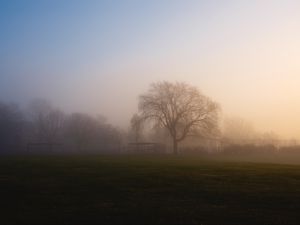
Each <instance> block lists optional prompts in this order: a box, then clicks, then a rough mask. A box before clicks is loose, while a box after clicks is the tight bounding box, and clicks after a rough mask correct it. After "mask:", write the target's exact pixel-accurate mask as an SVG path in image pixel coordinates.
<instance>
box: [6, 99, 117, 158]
mask: <svg viewBox="0 0 300 225" xmlns="http://www.w3.org/2000/svg"><path fill="white" fill-rule="evenodd" d="M120 134H121V131H119V130H118V129H117V128H116V127H114V126H112V125H111V124H109V123H107V121H106V120H105V119H104V117H101V116H98V117H93V116H91V115H88V114H85V113H71V114H66V113H64V112H63V111H61V110H60V109H58V108H57V107H55V106H53V105H52V104H51V103H50V102H49V101H47V100H44V99H35V100H33V101H31V102H30V104H28V107H27V110H21V109H20V108H19V107H18V106H17V105H16V104H13V103H3V102H1V103H0V149H1V152H2V153H6V152H19V151H21V152H24V151H30V152H35V151H38V152H39V153H42V151H45V152H51V151H54V150H55V151H57V150H60V151H61V152H74V153H76V152H77V153H84V152H85V151H90V152H92V151H94V152H99V151H100V152H101V151H110V152H114V151H118V149H119V145H120V141H121V135H120Z"/></svg>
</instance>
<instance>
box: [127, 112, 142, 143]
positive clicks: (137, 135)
mask: <svg viewBox="0 0 300 225" xmlns="http://www.w3.org/2000/svg"><path fill="white" fill-rule="evenodd" d="M130 125H131V130H132V132H133V135H134V141H135V142H139V141H140V140H141V137H142V131H143V118H141V117H140V116H139V115H138V114H134V115H133V116H132V118H131V120H130Z"/></svg>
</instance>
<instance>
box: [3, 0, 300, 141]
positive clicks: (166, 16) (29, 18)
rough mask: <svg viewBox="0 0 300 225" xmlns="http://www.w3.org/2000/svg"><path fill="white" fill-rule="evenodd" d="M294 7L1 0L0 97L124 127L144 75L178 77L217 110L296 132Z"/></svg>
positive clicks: (297, 31) (299, 53)
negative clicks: (39, 102) (41, 102)
mask: <svg viewBox="0 0 300 225" xmlns="http://www.w3.org/2000/svg"><path fill="white" fill-rule="evenodd" d="M299 12H300V2H299V1H296V0H295V1H293V0H288V1H283V0H282V1H280V0H273V1H271V0H257V1H255V0H253V1H237V0H236V1H225V0H222V1H183V0H182V1H179V0H175V1H171V0H161V1H158V0H154V1H137V0H136V1H134V0H128V1H126V0H124V1H88V0H87V1H83V0H82V1H79V0H76V1H71V0H69V1H68V0H60V1H55V0H54V1H38V0H35V1H33V0H27V1H21V0H20V1H18V0H15V1H0V30H1V33H0V49H1V50H0V100H3V101H15V102H19V103H20V104H24V103H25V102H28V101H29V100H30V99H32V98H34V97H42V98H47V99H49V100H51V101H52V102H53V103H55V104H57V105H58V106H59V107H61V108H63V109H64V110H66V111H83V112H92V113H95V114H96V113H99V114H103V115H105V116H107V117H108V119H109V120H110V121H111V122H112V123H116V124H120V126H122V127H126V126H127V125H128V121H129V118H130V116H131V115H132V113H134V112H135V111H136V110H137V97H138V95H139V94H141V93H142V92H144V91H145V90H147V88H148V86H149V84H150V83H151V82H155V81H159V80H169V81H185V82H187V83H191V84H193V85H195V86H197V87H199V89H201V90H202V91H203V92H204V93H205V94H207V95H209V96H211V97H212V98H213V99H214V100H216V101H218V102H220V104H221V105H222V108H223V113H224V115H237V116H240V117H244V118H245V119H247V120H250V121H252V122H253V123H254V124H255V125H256V126H257V127H258V128H259V129H261V130H265V131H269V130H272V131H275V132H277V133H280V135H282V136H284V137H297V138H300V135H299V134H300V119H299V118H298V117H299V116H298V115H299V113H300V101H299V98H300V94H299V91H298V86H299V85H300V75H299V74H300V64H299V59H300V41H299V40H300V14H299ZM270 112H272V113H270ZM286 118H289V119H286Z"/></svg>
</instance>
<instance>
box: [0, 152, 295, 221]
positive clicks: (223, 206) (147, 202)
mask: <svg viewBox="0 0 300 225" xmlns="http://www.w3.org/2000/svg"><path fill="white" fill-rule="evenodd" d="M0 196H1V199H0V203H1V214H2V216H1V217H0V220H1V221H0V224H203V225H206V224H208V225H209V224H239V225H240V224H266V225H271V224H288V225H292V224H300V166H297V165H284V164H281V165H279V164H263V163H247V162H224V161H220V160H218V161H214V160H208V159H206V160H205V159H199V158H192V157H172V156H150V157H146V156H115V157H114V156H89V157H88V156H82V157H81V156H76V157H75V156H73V157H70V156H69V157H68V156H60V157H54V156H40V157H38V156H27V157H2V158H0Z"/></svg>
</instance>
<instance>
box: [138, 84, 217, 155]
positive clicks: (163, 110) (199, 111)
mask: <svg viewBox="0 0 300 225" xmlns="http://www.w3.org/2000/svg"><path fill="white" fill-rule="evenodd" d="M218 109H219V106H218V104H217V103H215V102H214V101H212V100H211V99H210V98H208V97H207V96H205V95H203V94H201V92H200V91H199V90H198V89H197V88H196V87H194V86H191V85H188V84H186V83H179V82H176V83H170V82H167V81H164V82H157V83H153V84H151V86H150V89H149V90H148V92H147V93H145V94H143V95H141V96H140V99H139V111H140V112H141V116H142V117H143V118H144V119H145V120H152V121H155V122H157V123H159V124H161V125H162V126H163V127H165V128H166V129H167V130H168V132H169V134H170V136H171V137H172V140H173V152H174V154H177V153H178V143H179V142H181V141H183V140H184V139H185V138H186V137H188V136H191V135H201V136H205V135H206V134H209V133H210V132H211V131H212V130H214V128H216V126H217V122H218V111H219V110H218Z"/></svg>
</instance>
